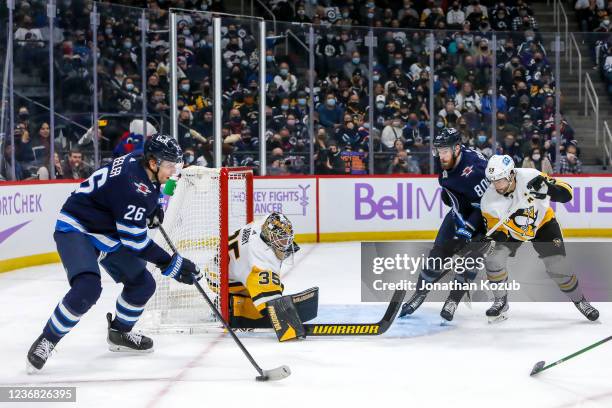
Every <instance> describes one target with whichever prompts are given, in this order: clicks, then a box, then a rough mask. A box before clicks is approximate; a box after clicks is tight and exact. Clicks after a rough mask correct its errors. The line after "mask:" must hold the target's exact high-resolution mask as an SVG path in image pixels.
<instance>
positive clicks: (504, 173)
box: [486, 154, 514, 181]
mask: <svg viewBox="0 0 612 408" xmlns="http://www.w3.org/2000/svg"><path fill="white" fill-rule="evenodd" d="M513 172H514V160H512V157H510V156H508V155H507V154H503V155H502V154H496V155H494V156H491V158H490V159H489V163H488V164H487V170H486V175H487V179H489V181H496V180H501V179H504V178H505V179H507V180H511V179H512V177H511V176H512V173H513Z"/></svg>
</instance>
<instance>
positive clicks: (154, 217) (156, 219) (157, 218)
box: [147, 204, 164, 229]
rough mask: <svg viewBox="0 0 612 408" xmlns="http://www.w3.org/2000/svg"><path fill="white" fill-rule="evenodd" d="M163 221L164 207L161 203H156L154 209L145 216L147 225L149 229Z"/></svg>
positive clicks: (156, 226)
mask: <svg viewBox="0 0 612 408" xmlns="http://www.w3.org/2000/svg"><path fill="white" fill-rule="evenodd" d="M163 222H164V209H163V208H162V206H161V205H159V204H158V205H157V207H155V210H153V212H152V213H151V215H149V217H148V218H147V227H149V228H150V229H153V228H158V227H159V226H160V225H162V223H163Z"/></svg>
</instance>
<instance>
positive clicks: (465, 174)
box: [461, 166, 474, 177]
mask: <svg viewBox="0 0 612 408" xmlns="http://www.w3.org/2000/svg"><path fill="white" fill-rule="evenodd" d="M473 171H474V169H473V166H467V167H466V168H464V169H463V171H462V172H461V176H463V177H469V176H470V174H472V172H473Z"/></svg>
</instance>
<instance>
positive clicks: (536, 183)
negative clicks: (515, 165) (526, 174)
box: [527, 174, 553, 199]
mask: <svg viewBox="0 0 612 408" xmlns="http://www.w3.org/2000/svg"><path fill="white" fill-rule="evenodd" d="M543 184H546V185H547V186H549V187H550V185H551V184H553V183H551V182H550V180H549V179H548V178H546V177H544V176H543V175H541V174H538V175H537V176H535V177H534V178H532V179H531V180H529V182H528V183H527V189H529V190H531V195H532V196H533V197H534V198H538V199H543V198H546V194H544V193H539V192H538V191H539V190H540V189H541V188H542V185H543Z"/></svg>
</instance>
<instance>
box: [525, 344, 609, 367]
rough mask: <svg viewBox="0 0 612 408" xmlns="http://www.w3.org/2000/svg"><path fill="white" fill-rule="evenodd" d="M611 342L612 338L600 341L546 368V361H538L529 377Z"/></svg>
mask: <svg viewBox="0 0 612 408" xmlns="http://www.w3.org/2000/svg"><path fill="white" fill-rule="evenodd" d="M610 340H612V336H609V337H606V338H605V339H603V340H599V341H598V342H597V343H593V344H591V345H590V346H588V347H585V348H583V349H581V350H578V351H577V352H575V353H573V354H570V355H569V356H567V357H563V358H562V359H561V360H557V361H555V362H554V363H550V364H549V365H547V366H545V365H544V361H538V362H537V363H535V365H534V366H533V368H532V369H531V374H529V375H530V376H534V375H536V374H537V373H540V372H542V371H544V370H548V369H549V368H551V367H554V366H556V365H558V364H561V363H564V362H566V361H567V360H569V359H571V358H574V357H576V356H578V355H580V354H582V353H585V352H587V351H589V350H591V349H593V348H595V347H597V346H601V345H602V344H604V343H605V342H607V341H610Z"/></svg>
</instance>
